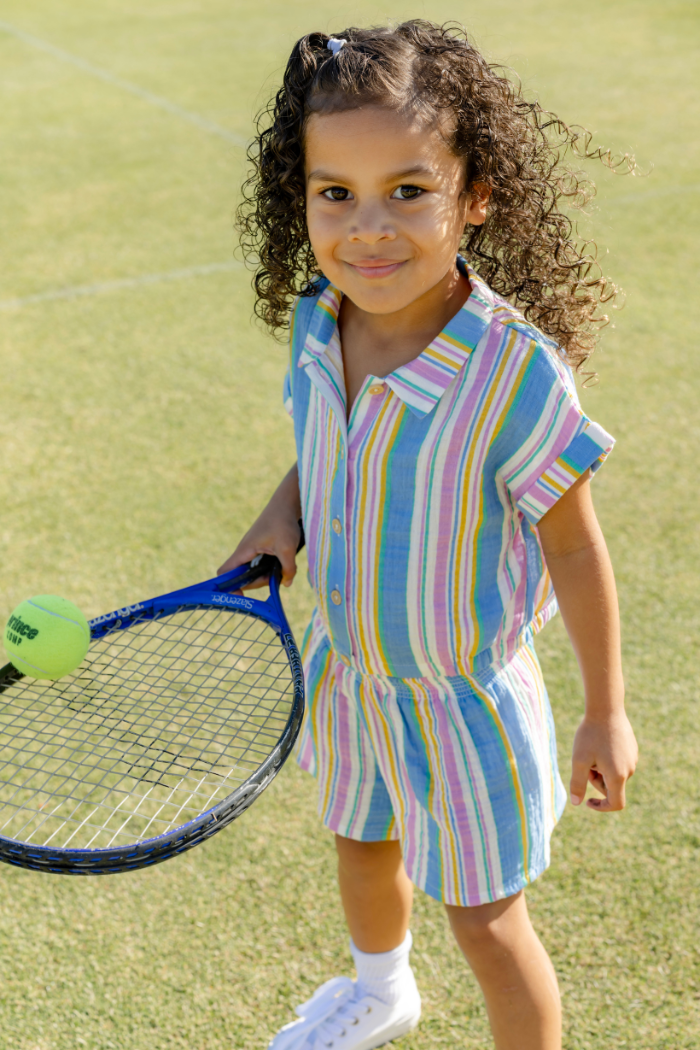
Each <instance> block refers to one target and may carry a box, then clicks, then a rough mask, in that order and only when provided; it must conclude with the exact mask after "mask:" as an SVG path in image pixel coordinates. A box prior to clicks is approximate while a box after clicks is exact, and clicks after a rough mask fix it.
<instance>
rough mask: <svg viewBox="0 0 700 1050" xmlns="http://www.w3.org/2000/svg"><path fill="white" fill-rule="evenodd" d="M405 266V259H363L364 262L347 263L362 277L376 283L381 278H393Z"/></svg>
mask: <svg viewBox="0 0 700 1050" xmlns="http://www.w3.org/2000/svg"><path fill="white" fill-rule="evenodd" d="M405 264H406V260H405V259H402V260H397V259H363V260H362V262H356V263H352V262H346V266H350V267H351V268H352V269H353V270H354V271H355V273H356V274H358V275H359V276H360V277H366V278H368V279H369V280H375V281H376V280H378V279H379V278H380V277H391V275H392V274H394V273H396V272H397V270H400V269H401V267H402V266H405Z"/></svg>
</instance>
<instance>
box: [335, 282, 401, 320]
mask: <svg viewBox="0 0 700 1050" xmlns="http://www.w3.org/2000/svg"><path fill="white" fill-rule="evenodd" d="M341 291H342V292H343V295H346V296H347V297H348V299H350V300H351V301H352V302H353V303H354V304H355V306H357V307H358V308H359V309H360V310H364V311H365V313H368V314H395V313H397V312H398V311H399V310H403V309H404V308H405V307H406V306H408V305H409V304H410V303H412V302H413V300H414V298H415V296H412V295H410V293H409V294H407V292H406V289H405V288H402V289H401V294H400V295H399V294H397V292H396V290H393V289H392V290H390V289H388V288H387V289H383V288H372V289H367V288H351V287H349V286H348V287H347V288H341Z"/></svg>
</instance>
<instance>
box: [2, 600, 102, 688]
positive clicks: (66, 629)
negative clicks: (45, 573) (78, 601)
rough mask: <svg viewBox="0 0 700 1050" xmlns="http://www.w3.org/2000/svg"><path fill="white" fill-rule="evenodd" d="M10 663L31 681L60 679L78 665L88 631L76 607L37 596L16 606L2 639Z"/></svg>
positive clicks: (83, 654) (64, 601)
mask: <svg viewBox="0 0 700 1050" xmlns="http://www.w3.org/2000/svg"><path fill="white" fill-rule="evenodd" d="M3 642H4V644H5V649H6V650H7V655H8V656H9V657H10V661H11V663H12V664H13V666H14V667H16V668H17V670H18V671H21V672H22V674H26V675H29V676H30V677H31V678H50V679H52V680H55V679H56V678H62V677H63V675H64V674H70V672H71V671H74V670H75V669H76V667H77V666H78V665H79V664H81V663H82V662H83V660H84V658H85V654H86V652H87V651H88V646H89V645H90V628H89V626H88V622H87V620H86V619H85V617H84V616H83V614H82V613H81V611H80V609H79V608H78V607H77V605H73V602H69V601H68V600H67V599H66V598H57V597H56V595H55V594H39V595H37V597H36V598H28V599H27V601H26V602H22V603H21V604H20V605H18V606H17V608H16V609H15V611H14V612H13V613H12V616H11V617H10V619H9V620H8V622H7V627H6V628H5V635H4V638H3Z"/></svg>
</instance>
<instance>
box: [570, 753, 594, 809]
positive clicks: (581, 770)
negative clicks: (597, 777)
mask: <svg viewBox="0 0 700 1050" xmlns="http://www.w3.org/2000/svg"><path fill="white" fill-rule="evenodd" d="M589 769H590V766H588V765H586V763H585V762H577V761H576V760H575V759H574V761H573V762H572V763H571V781H570V783H569V797H570V799H571V805H572V806H580V805H581V803H582V802H583V800H584V798H585V795H586V786H587V784H588V772H589Z"/></svg>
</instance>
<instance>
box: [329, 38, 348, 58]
mask: <svg viewBox="0 0 700 1050" xmlns="http://www.w3.org/2000/svg"><path fill="white" fill-rule="evenodd" d="M344 43H345V40H338V39H337V38H336V37H334V36H330V37H329V38H328V43H327V44H326V47H327V48H328V50H329V51H331V52H332V54H333V57H334V58H335V56H336V55H337V54H338V52H339V51H340V49H341V47H342V46H343V44H344Z"/></svg>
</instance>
